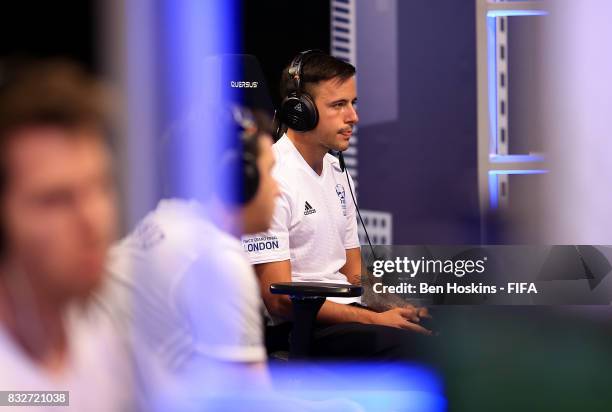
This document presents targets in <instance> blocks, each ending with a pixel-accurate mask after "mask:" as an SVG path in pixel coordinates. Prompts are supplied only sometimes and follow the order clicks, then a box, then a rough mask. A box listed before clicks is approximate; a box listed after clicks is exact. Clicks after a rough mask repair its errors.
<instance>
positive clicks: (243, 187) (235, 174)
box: [218, 107, 261, 205]
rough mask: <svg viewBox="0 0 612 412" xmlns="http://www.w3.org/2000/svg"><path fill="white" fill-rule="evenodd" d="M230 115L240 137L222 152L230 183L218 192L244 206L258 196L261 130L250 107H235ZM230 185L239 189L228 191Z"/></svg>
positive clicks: (221, 166) (221, 164) (225, 198)
mask: <svg viewBox="0 0 612 412" xmlns="http://www.w3.org/2000/svg"><path fill="white" fill-rule="evenodd" d="M231 116H232V121H233V123H234V124H235V126H236V133H237V136H238V137H239V139H238V145H237V147H231V148H229V149H228V150H226V151H225V152H224V153H222V155H221V162H220V170H221V175H222V176H225V177H226V178H227V179H228V180H229V182H226V185H224V188H223V189H222V190H219V191H218V195H219V196H220V197H221V198H222V200H223V201H224V202H226V203H228V204H234V205H245V204H246V203H248V202H250V201H251V200H252V199H253V198H254V197H255V194H256V193H257V189H258V188H259V169H258V168H257V155H256V153H257V151H258V136H259V134H260V132H261V131H260V130H259V129H258V127H257V124H256V122H255V120H254V118H253V115H252V113H251V111H250V110H247V109H244V108H240V107H232V109H231ZM227 183H229V185H227ZM227 187H230V188H237V189H238V190H235V191H232V190H226V189H227Z"/></svg>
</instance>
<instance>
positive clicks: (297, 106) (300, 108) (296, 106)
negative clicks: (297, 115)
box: [294, 103, 302, 112]
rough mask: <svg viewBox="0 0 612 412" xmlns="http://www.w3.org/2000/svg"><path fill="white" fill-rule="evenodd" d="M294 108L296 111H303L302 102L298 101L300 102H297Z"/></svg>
mask: <svg viewBox="0 0 612 412" xmlns="http://www.w3.org/2000/svg"><path fill="white" fill-rule="evenodd" d="M294 109H295V110H296V111H298V112H301V111H302V103H298V104H296V105H295V107H294Z"/></svg>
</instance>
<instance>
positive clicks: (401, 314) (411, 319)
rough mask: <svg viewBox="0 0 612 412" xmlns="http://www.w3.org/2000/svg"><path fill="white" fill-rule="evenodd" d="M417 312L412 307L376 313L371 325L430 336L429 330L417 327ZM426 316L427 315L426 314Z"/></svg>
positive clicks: (417, 310) (418, 319)
mask: <svg viewBox="0 0 612 412" xmlns="http://www.w3.org/2000/svg"><path fill="white" fill-rule="evenodd" d="M419 310H420V309H417V308H415V307H414V306H412V307H403V308H394V309H390V310H388V311H386V312H381V313H376V314H374V316H373V318H372V319H373V323H374V324H376V325H383V326H390V327H392V328H399V329H407V330H412V331H414V332H417V333H421V334H423V335H431V334H432V332H431V331H430V330H429V329H425V328H424V327H422V326H421V325H419V324H418V323H419V321H420V318H419V313H418V312H419ZM427 316H428V314H427Z"/></svg>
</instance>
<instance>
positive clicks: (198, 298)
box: [174, 251, 266, 362]
mask: <svg viewBox="0 0 612 412" xmlns="http://www.w3.org/2000/svg"><path fill="white" fill-rule="evenodd" d="M174 292H175V293H174V296H175V299H176V300H175V302H176V308H177V310H178V311H179V313H180V315H181V316H182V317H183V319H185V320H186V322H187V323H188V325H189V329H190V332H191V335H192V336H191V338H192V340H193V345H194V349H195V354H196V355H201V356H204V357H209V358H213V359H216V360H222V361H230V362H263V361H265V360H266V350H265V347H264V343H263V317H262V307H263V304H262V301H261V297H260V295H259V286H258V283H257V279H256V275H255V272H254V271H253V268H252V267H251V265H250V264H249V263H248V261H247V260H246V259H245V257H244V256H243V255H242V254H241V253H234V252H231V251H229V252H224V251H219V253H218V254H216V255H215V256H204V257H201V258H199V259H198V260H196V261H195V262H194V263H193V264H192V265H191V266H190V268H189V270H188V271H187V272H186V273H185V274H184V276H183V277H182V278H181V280H180V281H179V283H178V284H177V285H176V289H175V291H174Z"/></svg>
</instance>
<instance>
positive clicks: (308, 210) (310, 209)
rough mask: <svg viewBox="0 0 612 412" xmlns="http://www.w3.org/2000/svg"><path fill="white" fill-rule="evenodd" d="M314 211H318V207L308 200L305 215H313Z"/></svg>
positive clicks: (305, 205)
mask: <svg viewBox="0 0 612 412" xmlns="http://www.w3.org/2000/svg"><path fill="white" fill-rule="evenodd" d="M313 213H317V209H315V208H314V207H312V206H311V205H310V203H308V201H306V203H305V204H304V216H306V215H312V214H313Z"/></svg>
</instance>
